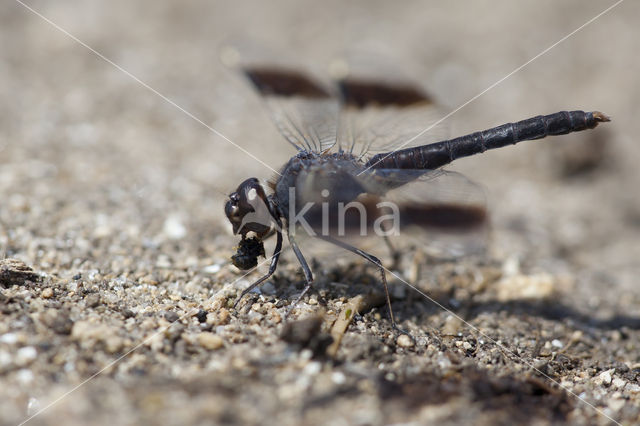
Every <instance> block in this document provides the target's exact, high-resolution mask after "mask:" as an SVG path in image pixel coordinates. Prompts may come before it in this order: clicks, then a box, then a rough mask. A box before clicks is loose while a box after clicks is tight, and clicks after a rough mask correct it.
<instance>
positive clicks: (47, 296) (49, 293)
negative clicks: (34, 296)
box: [41, 287, 53, 299]
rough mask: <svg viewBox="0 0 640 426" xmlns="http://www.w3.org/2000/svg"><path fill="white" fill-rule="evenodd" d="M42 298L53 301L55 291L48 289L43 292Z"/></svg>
mask: <svg viewBox="0 0 640 426" xmlns="http://www.w3.org/2000/svg"><path fill="white" fill-rule="evenodd" d="M41 296H42V297H43V298H45V299H51V298H52V297H53V290H52V289H51V287H47V288H45V289H44V290H42V295H41Z"/></svg>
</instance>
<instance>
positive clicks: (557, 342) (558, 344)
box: [551, 339, 564, 348]
mask: <svg viewBox="0 0 640 426" xmlns="http://www.w3.org/2000/svg"><path fill="white" fill-rule="evenodd" d="M551 346H553V347H554V348H562V347H563V346H564V343H562V342H561V341H560V340H558V339H553V340H552V341H551Z"/></svg>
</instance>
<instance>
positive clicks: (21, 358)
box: [15, 346, 38, 367]
mask: <svg viewBox="0 0 640 426" xmlns="http://www.w3.org/2000/svg"><path fill="white" fill-rule="evenodd" d="M37 356H38V352H37V351H36V348H34V347H33V346H25V347H24V348H20V349H18V352H17V353H16V358H15V362H16V364H17V365H19V366H21V367H22V366H25V365H27V364H30V363H31V362H32V361H33V360H34V359H36V357H37Z"/></svg>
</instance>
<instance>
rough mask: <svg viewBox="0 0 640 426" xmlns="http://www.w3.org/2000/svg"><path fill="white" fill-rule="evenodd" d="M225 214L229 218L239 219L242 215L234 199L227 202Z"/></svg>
mask: <svg viewBox="0 0 640 426" xmlns="http://www.w3.org/2000/svg"><path fill="white" fill-rule="evenodd" d="M224 213H225V214H226V215H227V217H228V218H230V219H231V218H237V217H238V216H239V215H240V208H239V207H238V202H237V201H234V200H233V199H231V200H229V201H227V203H226V204H225V206H224Z"/></svg>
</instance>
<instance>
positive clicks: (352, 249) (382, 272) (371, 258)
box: [318, 236, 415, 340]
mask: <svg viewBox="0 0 640 426" xmlns="http://www.w3.org/2000/svg"><path fill="white" fill-rule="evenodd" d="M318 238H321V239H323V240H324V241H327V242H329V243H331V244H335V245H337V246H338V247H342V248H343V249H345V250H347V251H350V252H351V253H354V254H357V255H358V256H361V257H363V258H365V259H366V260H368V261H369V262H371V263H373V264H374V265H376V266H377V267H378V270H379V271H380V278H381V279H382V284H383V285H384V293H385V295H386V297H387V307H388V308H389V317H390V318H391V326H392V327H393V329H394V330H396V331H398V332H400V333H402V334H406V335H407V336H409V337H411V338H412V339H413V336H411V334H410V333H409V332H407V331H405V330H403V329H401V328H400V327H398V324H397V323H396V319H395V317H394V315H393V309H392V308H391V296H390V295H389V285H388V284H387V274H386V273H385V268H384V266H382V262H380V259H378V258H377V257H375V256H374V255H372V254H369V253H367V252H366V251H363V250H360V249H359V248H357V247H354V246H352V245H350V244H347V243H345V242H343V241H340V240H337V239H335V238H331V237H327V236H318ZM414 340H415V339H414Z"/></svg>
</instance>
